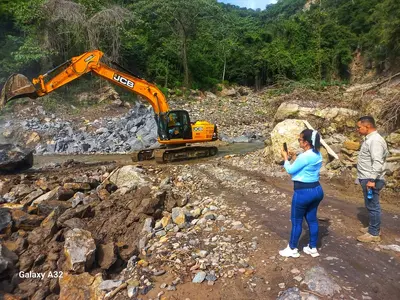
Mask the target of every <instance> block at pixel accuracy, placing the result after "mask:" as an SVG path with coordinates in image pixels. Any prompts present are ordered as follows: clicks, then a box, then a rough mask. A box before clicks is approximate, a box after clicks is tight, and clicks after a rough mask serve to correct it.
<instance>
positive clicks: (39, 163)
mask: <svg viewBox="0 0 400 300" xmlns="http://www.w3.org/2000/svg"><path fill="white" fill-rule="evenodd" d="M262 148H264V143H262V142H254V143H233V144H228V145H223V146H219V147H218V154H217V156H225V155H232V154H245V153H248V152H252V151H255V150H258V149H262ZM69 159H73V160H75V161H79V162H85V163H96V162H106V161H115V162H117V163H120V164H131V163H132V159H131V154H129V153H127V154H115V153H113V154H78V155H70V154H68V155H63V154H52V155H37V156H34V165H33V167H34V168H40V167H44V166H46V165H50V164H54V163H63V162H65V161H67V160H69ZM206 159H207V158H206ZM202 160H204V158H203V159H194V160H190V161H188V162H190V163H195V162H198V161H202Z"/></svg>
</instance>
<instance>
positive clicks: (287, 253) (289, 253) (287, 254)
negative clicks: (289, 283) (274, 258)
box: [279, 245, 300, 258]
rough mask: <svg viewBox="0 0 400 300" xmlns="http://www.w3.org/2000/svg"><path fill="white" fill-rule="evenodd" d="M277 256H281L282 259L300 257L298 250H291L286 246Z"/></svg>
mask: <svg viewBox="0 0 400 300" xmlns="http://www.w3.org/2000/svg"><path fill="white" fill-rule="evenodd" d="M279 255H280V256H283V257H294V258H296V257H299V256H300V253H299V250H297V248H294V249H291V248H290V247H289V245H288V246H287V247H286V248H285V249H283V250H280V251H279Z"/></svg>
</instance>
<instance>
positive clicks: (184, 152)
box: [132, 145, 218, 163]
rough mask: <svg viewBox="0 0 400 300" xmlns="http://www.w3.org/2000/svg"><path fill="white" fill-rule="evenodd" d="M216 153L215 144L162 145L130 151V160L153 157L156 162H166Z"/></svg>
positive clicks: (135, 160) (142, 159)
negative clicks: (161, 146) (155, 147)
mask: <svg viewBox="0 0 400 300" xmlns="http://www.w3.org/2000/svg"><path fill="white" fill-rule="evenodd" d="M217 153H218V148H217V147H215V146H194V145H186V146H180V147H163V148H157V149H144V150H140V151H135V152H133V153H132V161H134V162H137V161H144V160H151V159H155V160H156V162H158V163H168V162H173V161H181V160H188V159H195V158H203V157H209V156H214V155H216V154H217Z"/></svg>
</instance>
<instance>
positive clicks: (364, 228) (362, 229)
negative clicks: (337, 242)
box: [360, 227, 381, 235]
mask: <svg viewBox="0 0 400 300" xmlns="http://www.w3.org/2000/svg"><path fill="white" fill-rule="evenodd" d="M360 232H362V233H367V232H368V227H361V228H360ZM379 235H381V231H380V230H379Z"/></svg>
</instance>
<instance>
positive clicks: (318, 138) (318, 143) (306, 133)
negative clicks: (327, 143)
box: [300, 129, 321, 152]
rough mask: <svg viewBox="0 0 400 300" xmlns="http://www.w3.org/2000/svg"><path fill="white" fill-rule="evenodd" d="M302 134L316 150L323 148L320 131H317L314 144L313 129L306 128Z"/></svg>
mask: <svg viewBox="0 0 400 300" xmlns="http://www.w3.org/2000/svg"><path fill="white" fill-rule="evenodd" d="M300 134H301V135H303V140H305V141H307V142H308V143H309V144H310V145H311V147H312V148H313V151H314V152H319V149H320V148H321V136H320V135H319V133H318V132H316V135H315V143H314V144H313V142H312V134H313V130H311V129H304V130H303V131H302V132H301V133H300Z"/></svg>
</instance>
